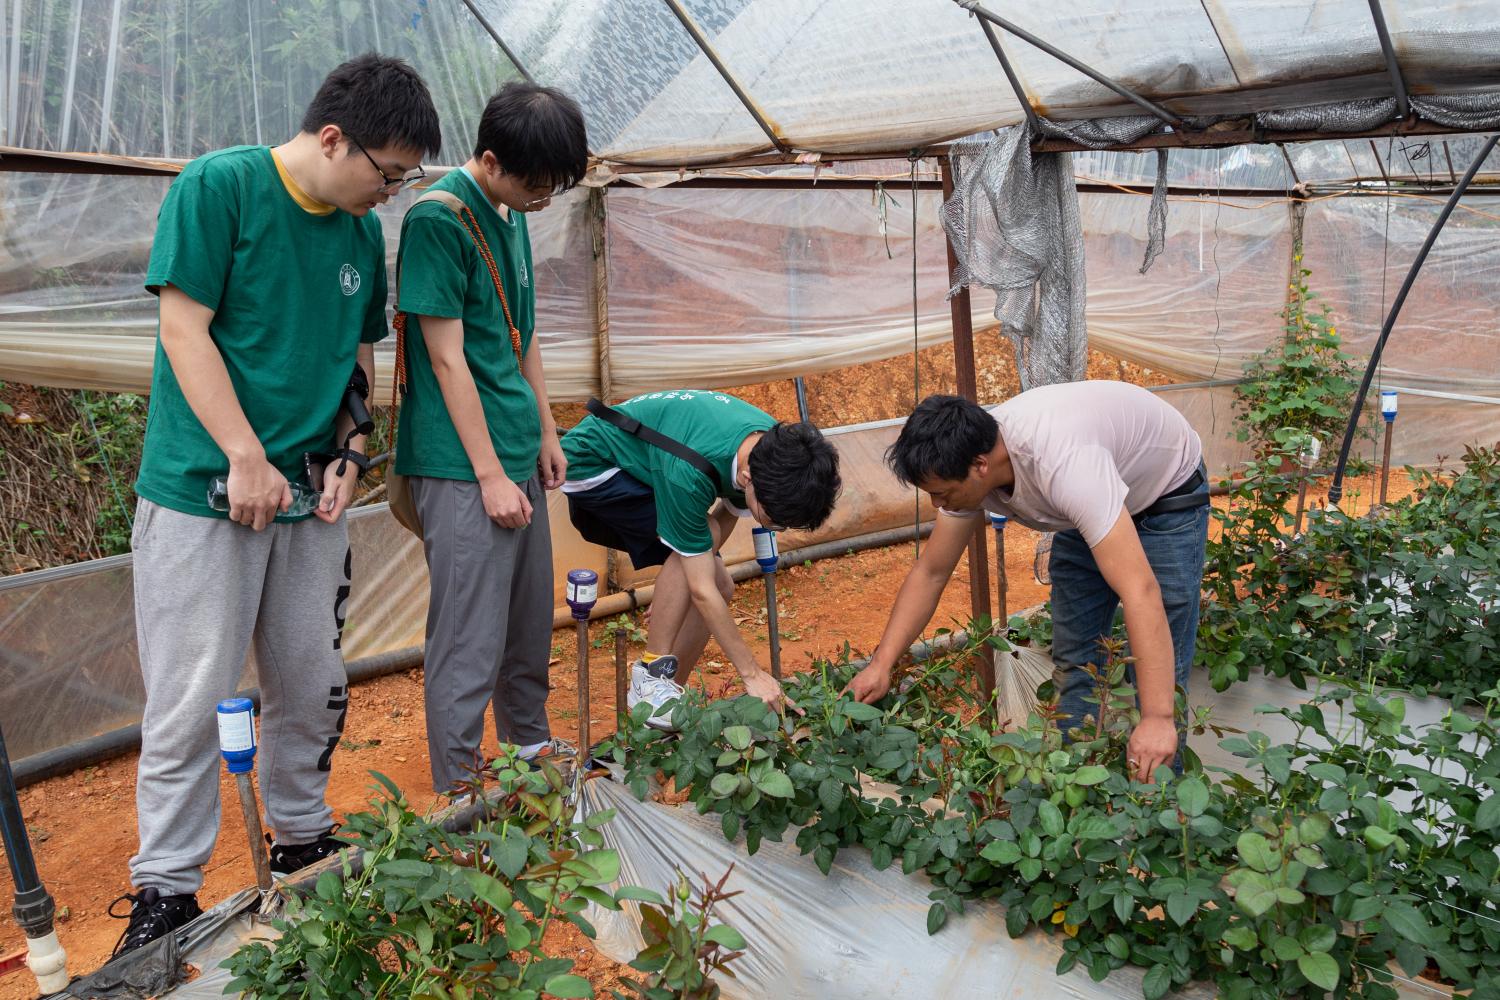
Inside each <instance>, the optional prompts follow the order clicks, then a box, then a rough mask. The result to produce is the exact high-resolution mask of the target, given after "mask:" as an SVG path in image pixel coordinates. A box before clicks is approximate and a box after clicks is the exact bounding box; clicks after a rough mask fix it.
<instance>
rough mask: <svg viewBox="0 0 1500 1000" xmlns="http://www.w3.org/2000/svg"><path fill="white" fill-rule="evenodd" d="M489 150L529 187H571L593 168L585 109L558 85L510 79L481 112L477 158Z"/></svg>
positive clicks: (505, 169) (560, 188)
mask: <svg viewBox="0 0 1500 1000" xmlns="http://www.w3.org/2000/svg"><path fill="white" fill-rule="evenodd" d="M487 152H488V153H493V154H495V159H496V160H498V161H500V169H502V170H504V171H505V172H506V173H508V174H514V175H515V176H517V177H519V178H521V181H522V182H523V183H524V184H525V185H526V186H527V187H530V188H544V187H550V188H553V189H554V190H556V191H566V190H568V189H569V188H571V187H574V186H576V185H577V184H578V182H579V181H581V180H583V175H584V173H585V172H586V171H587V170H588V168H589V141H588V131H587V129H586V128H585V127H584V124H583V110H582V109H581V108H579V107H578V102H577V101H575V100H573V98H571V97H569V96H568V95H567V94H564V93H563V92H562V91H560V90H557V89H556V88H554V87H543V86H540V85H538V84H535V83H521V82H519V81H516V82H512V83H507V84H506V85H505V86H504V87H501V88H500V92H499V93H498V94H496V95H495V96H494V97H491V98H490V99H489V103H487V104H486V105H485V106H484V113H483V114H482V115H480V116H479V136H478V138H477V139H476V141H475V143H474V158H475V159H476V160H477V159H479V157H481V156H483V155H484V154H485V153H487Z"/></svg>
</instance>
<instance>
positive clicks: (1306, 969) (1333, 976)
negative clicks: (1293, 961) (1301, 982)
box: [1297, 952, 1339, 990]
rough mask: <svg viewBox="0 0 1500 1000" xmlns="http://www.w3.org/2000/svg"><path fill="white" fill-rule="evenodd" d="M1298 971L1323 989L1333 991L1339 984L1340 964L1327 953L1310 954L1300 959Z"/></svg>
mask: <svg viewBox="0 0 1500 1000" xmlns="http://www.w3.org/2000/svg"><path fill="white" fill-rule="evenodd" d="M1297 971H1298V972H1300V973H1302V974H1303V975H1304V976H1306V977H1307V981H1308V982H1310V983H1312V984H1313V985H1314V986H1317V987H1319V988H1321V989H1325V990H1333V989H1335V988H1336V987H1337V986H1338V984H1339V963H1338V961H1337V960H1336V959H1335V958H1334V957H1333V956H1332V955H1330V954H1328V953H1327V952H1308V953H1307V954H1306V955H1303V956H1302V957H1301V958H1298V959H1297Z"/></svg>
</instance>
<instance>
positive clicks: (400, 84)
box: [302, 52, 443, 157]
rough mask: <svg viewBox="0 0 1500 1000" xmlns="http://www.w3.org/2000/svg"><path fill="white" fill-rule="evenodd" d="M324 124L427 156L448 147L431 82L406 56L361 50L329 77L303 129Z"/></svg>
mask: <svg viewBox="0 0 1500 1000" xmlns="http://www.w3.org/2000/svg"><path fill="white" fill-rule="evenodd" d="M324 125H337V126H338V127H339V128H340V129H341V130H342V131H343V133H344V135H346V136H348V137H349V138H351V139H353V140H354V141H355V142H357V143H359V144H360V145H361V146H363V147H364V148H365V149H366V150H370V149H383V148H385V147H387V146H406V147H409V148H411V149H418V150H422V152H423V155H424V156H427V157H433V156H437V155H438V154H439V153H441V152H442V151H443V129H442V126H441V124H440V123H439V122H438V113H437V108H435V107H433V106H432V95H431V94H429V93H428V92H427V84H425V83H423V82H422V78H421V77H420V76H418V75H417V71H416V70H414V69H412V68H411V66H410V65H408V64H407V62H406V61H405V60H403V59H395V58H392V57H391V56H382V55H379V54H377V53H374V52H366V53H365V54H364V55H362V56H355V57H354V58H353V59H350V60H349V61H348V62H346V63H343V64H341V65H340V66H338V67H337V68H335V69H334V71H333V72H332V73H329V74H328V76H327V77H325V78H324V80H323V83H322V85H321V86H319V87H318V92H317V94H315V95H313V99H312V103H311V104H309V105H308V106H307V114H305V115H303V116H302V131H304V132H313V133H316V132H317V131H318V130H319V129H321V128H322V127H323V126H324ZM349 152H350V154H351V155H353V153H354V150H352V149H351V150H350V151H349Z"/></svg>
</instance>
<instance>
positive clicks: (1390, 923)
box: [1381, 902, 1446, 948]
mask: <svg viewBox="0 0 1500 1000" xmlns="http://www.w3.org/2000/svg"><path fill="white" fill-rule="evenodd" d="M1381 918H1382V919H1383V920H1384V921H1385V925H1386V926H1387V927H1389V928H1390V929H1391V930H1393V931H1395V932H1396V934H1397V935H1398V936H1400V937H1404V938H1406V939H1407V940H1408V941H1410V942H1412V943H1413V944H1415V945H1418V946H1420V947H1422V948H1432V947H1435V946H1436V945H1439V944H1442V941H1443V938H1444V937H1446V934H1441V935H1440V934H1439V932H1438V930H1437V929H1436V928H1433V927H1432V926H1431V925H1429V924H1428V923H1427V921H1426V919H1425V918H1424V917H1423V916H1422V915H1421V914H1420V913H1418V912H1417V911H1416V909H1415V908H1413V907H1412V905H1411V904H1410V903H1400V902H1393V903H1388V904H1387V905H1386V907H1385V911H1384V912H1383V913H1382V914H1381Z"/></svg>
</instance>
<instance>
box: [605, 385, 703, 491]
mask: <svg viewBox="0 0 1500 1000" xmlns="http://www.w3.org/2000/svg"><path fill="white" fill-rule="evenodd" d="M587 409H588V411H589V412H590V413H592V414H593V415H594V416H596V417H598V418H599V419H600V420H606V421H608V422H609V423H612V424H614V425H615V426H616V427H618V428H620V430H622V431H624V432H625V433H626V434H629V435H631V436H632V437H638V438H640V439H641V440H642V441H644V442H646V443H647V444H649V445H651V446H653V447H656V448H660V449H661V450H662V451H664V452H666V453H667V454H669V455H676V456H677V457H678V458H680V459H682V460H683V461H684V462H686V463H687V464H688V465H691V466H692V467H693V468H695V469H697V470H698V471H699V472H701V473H703V474H704V475H705V476H707V477H708V479H709V482H711V483H713V484H714V493H715V494H716V495H722V494H723V492H724V483H723V481H722V480H721V479H720V478H719V470H718V469H716V468H714V464H713V463H712V462H710V461H709V460H708V459H706V458H704V457H703V456H702V455H700V454H699V453H698V452H696V451H694V450H693V449H691V448H689V447H688V446H687V445H685V444H683V443H682V442H681V441H677V440H674V439H672V438H669V437H667V436H666V435H665V434H663V433H661V432H660V431H657V430H653V429H652V428H650V427H647V426H646V425H645V424H643V423H641V422H640V421H639V420H637V419H635V418H634V417H632V416H630V415H629V414H626V413H621V412H620V411H619V410H616V409H615V408H614V407H612V406H608V405H606V404H605V403H604V402H603V401H601V400H598V399H593V398H590V399H589V401H588V405H587Z"/></svg>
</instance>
